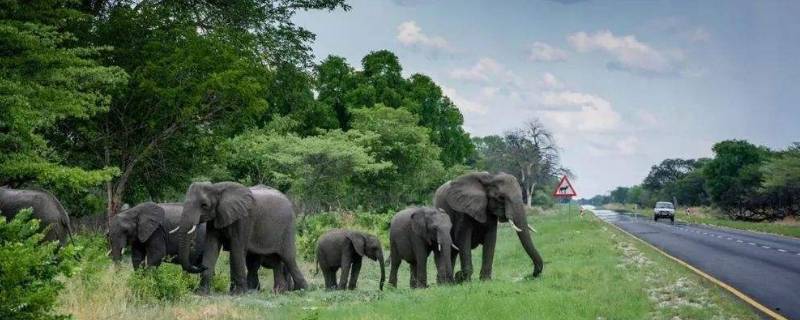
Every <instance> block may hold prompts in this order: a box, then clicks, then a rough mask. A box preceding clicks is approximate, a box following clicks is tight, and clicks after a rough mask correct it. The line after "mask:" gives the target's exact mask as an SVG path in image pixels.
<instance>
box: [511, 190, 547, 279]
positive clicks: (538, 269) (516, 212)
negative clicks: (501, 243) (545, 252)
mask: <svg viewBox="0 0 800 320" xmlns="http://www.w3.org/2000/svg"><path fill="white" fill-rule="evenodd" d="M506 214H507V216H508V217H509V222H513V225H516V226H517V228H515V231H516V232H517V237H519V242H520V243H521V244H522V247H523V248H525V253H527V254H528V257H530V258H531V260H532V261H533V276H534V277H537V276H539V274H540V273H542V269H544V262H543V261H542V256H541V255H539V251H538V250H536V246H534V245H533V239H531V233H530V229H529V228H528V222H527V219H526V216H525V208H524V206H523V205H522V203H521V202H520V203H518V204H517V203H510V204H507V205H506ZM517 229H518V230H517Z"/></svg>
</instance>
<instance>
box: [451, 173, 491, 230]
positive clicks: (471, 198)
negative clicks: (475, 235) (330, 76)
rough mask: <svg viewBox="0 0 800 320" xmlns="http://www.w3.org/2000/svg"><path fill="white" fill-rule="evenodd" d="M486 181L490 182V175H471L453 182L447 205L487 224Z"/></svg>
mask: <svg viewBox="0 0 800 320" xmlns="http://www.w3.org/2000/svg"><path fill="white" fill-rule="evenodd" d="M484 180H485V181H489V180H490V177H489V174H488V173H476V174H470V175H467V176H464V177H461V178H459V179H456V180H455V181H453V182H451V183H450V190H449V191H448V193H447V197H446V200H447V204H448V205H449V206H450V207H451V208H453V209H454V210H456V211H458V212H463V213H466V214H468V215H469V216H470V217H472V218H473V219H475V220H476V221H478V222H480V223H485V222H486V205H487V204H488V199H487V194H486V189H485V187H484Z"/></svg>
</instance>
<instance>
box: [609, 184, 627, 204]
mask: <svg viewBox="0 0 800 320" xmlns="http://www.w3.org/2000/svg"><path fill="white" fill-rule="evenodd" d="M628 190H629V188H627V187H617V188H616V189H614V190H611V195H610V196H611V202H616V203H622V204H625V203H627V200H628Z"/></svg>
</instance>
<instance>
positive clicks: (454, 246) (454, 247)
mask: <svg viewBox="0 0 800 320" xmlns="http://www.w3.org/2000/svg"><path fill="white" fill-rule="evenodd" d="M450 245H451V246H452V247H453V249H456V251H461V250H460V249H458V247H456V245H454V244H452V243H451V244H450Z"/></svg>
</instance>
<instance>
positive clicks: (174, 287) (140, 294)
mask: <svg viewBox="0 0 800 320" xmlns="http://www.w3.org/2000/svg"><path fill="white" fill-rule="evenodd" d="M194 285H195V281H194V279H193V277H192V276H191V275H189V274H187V273H185V272H183V270H182V269H181V267H180V266H178V265H174V264H169V263H165V264H162V265H161V266H160V267H158V268H142V269H139V270H137V271H136V272H134V273H133V274H131V276H130V278H128V286H129V287H130V289H131V293H132V294H133V296H134V297H135V298H136V299H137V300H138V301H139V302H144V303H148V302H158V301H178V300H180V299H181V298H183V297H184V296H186V295H187V294H189V293H190V292H191V290H192V288H193V287H194Z"/></svg>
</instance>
